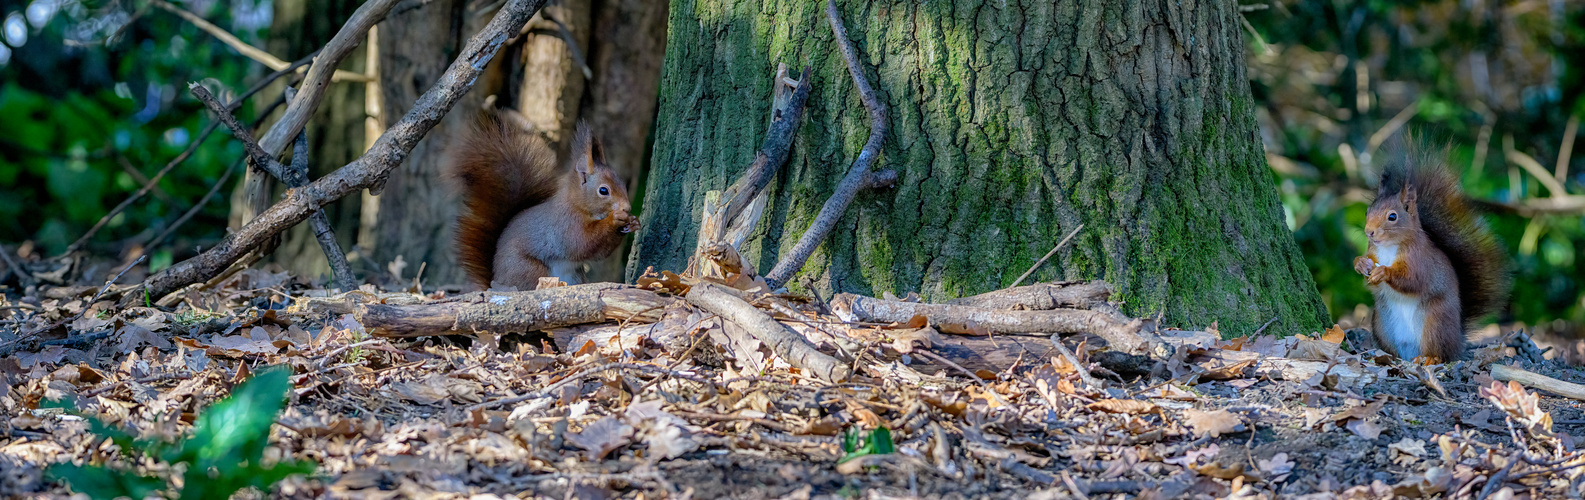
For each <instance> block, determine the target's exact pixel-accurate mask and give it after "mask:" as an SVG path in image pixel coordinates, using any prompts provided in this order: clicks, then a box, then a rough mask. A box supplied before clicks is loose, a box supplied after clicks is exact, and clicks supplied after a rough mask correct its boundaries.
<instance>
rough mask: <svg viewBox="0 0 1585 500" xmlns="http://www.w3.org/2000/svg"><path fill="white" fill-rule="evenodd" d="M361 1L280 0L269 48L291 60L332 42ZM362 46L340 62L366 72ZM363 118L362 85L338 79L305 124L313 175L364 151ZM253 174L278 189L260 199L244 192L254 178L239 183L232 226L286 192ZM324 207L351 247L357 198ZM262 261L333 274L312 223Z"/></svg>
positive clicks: (263, 101) (265, 97) (270, 95)
mask: <svg viewBox="0 0 1585 500" xmlns="http://www.w3.org/2000/svg"><path fill="white" fill-rule="evenodd" d="M362 3H363V2H362V1H361V0H332V1H324V2H310V1H307V0H276V1H275V4H274V6H273V12H274V17H273V19H272V21H271V24H270V37H269V40H268V42H267V43H266V44H265V46H264V49H265V50H267V51H269V52H270V53H271V54H274V55H275V56H276V57H280V58H281V59H284V60H287V61H295V60H297V59H298V58H301V57H303V56H305V55H308V54H309V53H310V52H313V51H315V50H318V49H319V48H320V47H323V46H324V45H325V43H326V42H329V41H330V38H331V37H333V36H335V34H336V31H338V30H340V29H341V25H342V24H345V23H346V21H347V18H348V17H349V16H351V15H352V12H353V11H355V10H357V8H358V6H359V5H361V4H362ZM363 50H364V49H363V48H361V47H360V48H358V49H356V50H355V51H354V52H353V54H352V55H351V56H349V57H347V59H346V60H344V61H343V62H342V63H341V69H344V70H349V71H354V72H362V71H363V61H364V57H363ZM285 88H286V80H285V79H282V80H277V81H276V83H274V84H271V85H270V88H269V89H267V90H265V91H263V92H262V93H261V94H260V96H259V97H258V98H257V99H256V101H257V102H256V103H255V105H256V106H260V107H262V106H264V105H267V104H269V103H270V102H273V101H274V100H275V99H276V98H277V97H278V96H280V93H281V92H282V91H283V90H284V89H285ZM284 110H285V108H284V107H283V108H281V109H279V110H277V111H276V112H275V114H274V117H272V118H271V120H270V121H268V122H265V128H268V126H269V125H270V124H271V123H273V122H274V120H275V119H276V118H279V116H280V114H281V113H282V112H284ZM363 118H364V108H363V85H361V84H355V83H335V84H332V85H331V87H330V88H329V89H328V90H326V95H325V100H324V103H323V104H321V105H320V106H319V109H318V110H316V111H315V113H314V118H313V120H312V121H310V122H309V123H308V126H307V127H305V128H304V130H306V131H307V132H308V140H309V148H308V149H309V151H311V152H312V153H310V156H311V158H309V179H317V178H319V177H320V176H322V175H325V174H327V173H330V172H331V171H333V170H335V169H337V168H339V167H341V166H342V165H346V164H347V163H349V162H351V161H352V160H353V159H355V158H357V157H358V156H360V155H362V154H363V145H364V137H363V127H362V126H360V124H361V123H362V122H363ZM248 177H250V178H251V179H250V181H251V182H262V183H265V184H270V185H273V188H272V189H271V194H270V196H267V197H264V198H262V199H259V200H247V199H246V198H245V194H246V193H245V191H246V190H247V188H246V185H247V184H248V182H249V181H245V182H240V183H238V187H237V190H236V191H235V194H234V196H233V203H232V207H234V208H233V210H232V217H231V227H232V228H237V227H241V225H242V223H243V222H244V221H245V220H251V219H252V218H253V217H254V216H255V215H257V214H258V213H259V212H262V211H263V210H264V209H265V208H269V206H270V205H271V204H273V203H274V202H276V201H277V200H280V194H281V193H282V192H284V191H285V186H282V185H281V184H280V183H279V182H273V181H268V180H267V179H268V178H269V176H268V175H267V174H266V175H262V176H258V175H254V176H248ZM253 202H258V204H254V203H253ZM324 211H325V215H326V216H327V217H329V219H330V223H331V225H332V226H333V227H335V228H337V229H338V231H337V232H336V236H337V239H338V240H339V241H340V243H341V245H342V247H344V248H346V247H350V246H351V245H352V243H353V239H352V236H353V235H354V234H356V233H355V231H354V229H355V228H356V227H357V225H358V203H357V200H340V201H338V202H336V203H333V204H330V205H327V206H325V207H324ZM263 262H275V263H278V264H280V265H281V266H282V267H283V268H284V269H286V270H287V271H290V272H292V273H293V274H295V275H298V276H303V277H307V278H318V277H326V278H328V277H329V276H330V264H329V262H327V261H326V260H325V253H324V250H322V249H321V248H320V246H319V243H318V241H317V240H315V237H314V232H313V229H312V228H311V227H309V225H307V224H304V225H300V226H297V227H294V228H292V229H291V230H289V231H287V232H286V233H285V234H283V235H282V238H281V243H280V246H279V247H277V248H276V250H275V252H274V253H272V254H271V255H270V256H269V257H268V258H266V259H265V260H264V261H263Z"/></svg>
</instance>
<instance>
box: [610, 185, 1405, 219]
mask: <svg viewBox="0 0 1585 500" xmlns="http://www.w3.org/2000/svg"><path fill="white" fill-rule="evenodd" d="M600 193H601V194H605V188H600ZM1396 220H1398V212H1391V213H1388V214H1387V221H1388V222H1392V221H1396Z"/></svg>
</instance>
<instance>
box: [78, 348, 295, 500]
mask: <svg viewBox="0 0 1585 500" xmlns="http://www.w3.org/2000/svg"><path fill="white" fill-rule="evenodd" d="M290 375H291V373H290V371H289V370H287V369H285V368H280V367H272V368H268V369H264V370H261V371H260V372H259V373H258V374H257V375H255V376H254V377H253V378H251V379H248V381H247V382H244V383H243V384H242V385H240V386H238V387H237V388H236V390H234V391H232V392H231V395H230V396H228V397H227V398H225V399H223V400H221V401H220V402H217V403H215V404H214V405H213V406H210V407H209V408H208V409H207V410H205V411H204V412H203V413H202V414H201V415H199V416H198V420H197V421H196V422H194V423H193V432H192V435H191V436H189V437H188V438H187V439H186V440H183V441H182V442H181V443H180V444H173V443H166V442H163V441H158V440H139V439H136V438H135V437H134V436H132V435H131V434H129V433H128V432H126V431H124V430H122V429H119V428H116V427H113V426H110V425H106V424H104V423H103V422H100V421H99V420H98V419H96V418H93V417H91V416H85V417H84V418H85V420H86V421H87V422H88V425H89V431H90V432H91V433H93V434H94V435H96V436H99V437H100V438H103V439H109V440H110V441H111V442H113V443H115V444H116V446H118V447H120V448H121V451H122V453H125V454H128V455H130V454H134V453H136V454H141V455H144V456H147V457H150V458H153V459H156V460H158V461H160V462H164V463H166V464H169V465H172V466H174V465H176V464H185V468H177V467H170V468H168V469H166V470H182V471H183V472H182V481H181V483H180V484H182V485H183V486H182V487H181V488H177V487H176V486H175V485H173V484H169V483H170V479H172V478H168V477H162V475H161V474H155V473H140V472H137V471H136V469H134V468H133V467H132V466H131V464H130V463H123V464H109V463H107V464H103V465H81V466H79V465H72V464H70V463H60V464H55V465H53V466H51V467H50V468H49V471H48V473H49V474H50V476H51V477H53V478H56V479H61V480H65V481H66V482H67V484H68V485H70V486H71V488H72V490H74V491H76V492H79V493H83V494H86V495H88V496H89V497H90V498H94V499H96V500H97V499H110V498H118V497H130V498H145V497H148V496H150V495H160V496H166V497H172V496H173V495H179V496H175V498H182V499H202V498H230V497H231V494H233V493H235V492H237V491H238V490H241V489H244V488H258V489H260V490H266V491H267V490H269V489H270V487H271V486H272V485H274V484H275V483H276V482H279V481H280V480H282V479H285V478H286V477H287V476H290V475H293V474H312V473H313V472H314V463H313V462H311V461H291V462H281V463H278V464H275V465H274V466H273V467H265V466H264V464H263V458H264V448H265V446H266V445H268V444H269V436H270V426H271V425H272V424H274V423H275V419H276V416H277V415H279V414H280V412H281V409H282V408H284V407H285V405H286V392H287V391H288V390H290V389H291V387H292V383H291V377H290Z"/></svg>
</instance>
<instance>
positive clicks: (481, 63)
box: [131, 0, 545, 297]
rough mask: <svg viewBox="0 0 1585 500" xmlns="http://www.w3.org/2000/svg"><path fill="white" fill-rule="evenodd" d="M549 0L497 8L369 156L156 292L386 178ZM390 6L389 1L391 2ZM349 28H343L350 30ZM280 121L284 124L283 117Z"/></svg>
mask: <svg viewBox="0 0 1585 500" xmlns="http://www.w3.org/2000/svg"><path fill="white" fill-rule="evenodd" d="M381 1H382V0H373V1H371V2H370V3H368V4H364V7H369V6H370V5H371V4H374V3H376V2H381ZM544 3H545V0H511V1H509V2H507V3H506V5H505V6H503V7H502V8H501V10H500V11H498V12H497V13H496V15H495V18H494V19H492V20H491V21H490V24H489V25H487V26H485V28H484V30H483V31H481V32H480V33H479V34H477V35H475V36H474V37H473V38H472V39H470V40H469V41H468V44H467V45H466V46H464V47H463V50H462V51H461V52H460V53H459V55H458V57H457V60H455V61H453V62H452V63H451V67H450V68H448V69H447V70H446V73H445V74H442V75H441V77H440V79H439V80H438V81H436V82H435V85H434V86H433V87H430V89H429V90H428V91H426V92H424V95H422V96H419V98H418V102H416V103H414V106H413V109H412V110H411V111H408V113H407V115H406V116H403V117H402V119H401V120H400V121H398V122H396V123H395V124H393V125H392V126H391V127H390V129H388V130H387V131H386V133H385V134H384V135H381V136H380V139H379V140H378V141H376V142H375V143H374V146H373V147H371V148H369V151H368V152H366V153H364V155H363V156H362V157H359V158H358V159H357V160H354V161H353V162H352V163H349V164H347V165H346V166H344V167H341V168H340V169H337V170H336V171H335V172H331V173H330V175H326V176H325V177H322V178H320V179H319V180H317V181H314V182H313V183H312V184H309V185H307V186H304V187H303V188H302V189H294V190H291V191H289V192H288V193H287V195H286V198H285V199H283V200H282V201H281V202H280V203H276V204H275V205H274V206H272V207H270V208H269V209H268V210H266V211H264V213H261V214H259V216H258V217H257V218H256V219H255V220H253V221H251V222H249V223H247V224H246V225H244V226H242V227H241V228H239V229H238V230H237V231H235V232H232V233H231V234H229V235H227V236H226V238H225V239H224V240H221V242H220V243H219V244H217V245H215V246H214V247H211V248H210V249H209V250H206V251H205V252H204V253H202V254H199V255H197V256H195V257H193V258H191V259H187V260H185V261H182V262H180V263H177V264H176V265H174V266H171V267H170V268H168V269H166V270H164V271H161V272H160V273H159V274H156V275H154V276H151V277H149V279H148V280H147V281H145V282H144V283H143V287H144V289H145V290H146V291H147V292H148V294H149V295H150V296H155V297H163V296H164V295H166V294H169V293H171V292H174V291H176V290H178V289H180V288H182V287H185V286H187V285H190V284H193V283H198V282H201V281H204V280H205V279H206V278H208V277H209V276H213V275H215V274H216V273H219V272H221V271H222V270H224V269H225V268H226V267H227V266H229V265H231V263H233V262H236V261H237V260H238V259H240V258H242V256H243V255H245V254H247V253H248V251H249V250H251V249H252V248H253V247H255V246H257V245H259V244H260V243H263V242H264V241H265V240H267V239H269V238H271V237H273V236H275V235H277V234H280V233H281V232H282V231H285V230H286V229H287V228H289V227H291V226H292V225H294V224H297V223H298V222H302V221H303V220H304V219H307V218H308V216H309V215H310V214H312V213H313V211H314V210H316V209H318V208H319V207H321V206H323V205H324V204H326V203H330V202H332V201H335V200H337V199H339V198H341V197H343V196H346V195H347V194H350V193H353V192H355V191H357V190H360V189H364V188H368V187H372V186H375V185H377V184H379V183H382V182H383V181H384V180H385V177H386V176H387V175H390V173H391V171H392V170H395V169H396V167H397V166H398V165H401V163H402V160H404V159H406V158H407V155H408V154H409V153H410V152H412V150H413V146H415V145H417V144H418V141H419V140H420V139H423V138H424V135H425V134H426V133H428V132H429V129H431V128H434V126H435V124H437V123H439V122H440V119H441V118H443V117H445V115H446V113H447V112H449V111H451V107H452V106H454V105H456V103H457V101H459V100H461V99H462V96H463V95H464V94H466V93H467V92H468V90H470V89H472V88H473V84H474V83H475V82H476V81H477V78H478V76H479V74H480V73H482V72H483V71H484V67H485V65H486V64H488V63H489V62H490V59H491V58H493V57H495V54H496V52H497V51H499V50H500V48H501V46H502V44H504V43H506V39H507V38H508V37H509V36H510V35H511V34H512V33H516V32H517V30H518V29H520V28H522V27H523V24H524V23H527V22H528V18H529V17H531V16H533V15H534V12H536V11H538V10H539V8H540V7H542V6H543V5H544ZM386 7H387V8H388V7H389V4H388V2H387V5H386ZM359 11H360V14H355V15H354V16H353V17H354V18H355V19H357V18H358V17H359V15H361V14H363V12H362V11H363V9H362V8H360V9H359ZM352 24H354V23H350V22H349V23H348V25H349V26H350V25H352ZM345 31H346V30H345V29H343V34H344V33H345ZM337 38H338V39H340V38H342V35H341V34H338V35H337ZM332 43H334V40H333V41H332ZM325 50H326V53H330V52H331V51H330V50H329V46H327V48H326V49H325ZM343 55H344V54H343ZM326 59H337V58H334V57H331V58H326ZM318 67H319V65H318V64H315V68H316V69H317V68H318ZM314 75H315V72H314V71H312V70H310V71H309V78H308V79H307V80H308V81H309V82H312V81H314V78H313V77H314ZM318 81H319V82H321V83H320V84H319V85H320V86H321V87H322V86H323V82H324V78H323V76H322V75H321V77H320V79H319V80H318ZM305 86H306V87H307V89H305V91H304V93H305V94H306V93H308V92H311V91H313V89H314V88H315V86H314V85H312V84H311V83H310V84H305ZM320 91H321V92H322V91H323V89H322V88H321V89H320ZM305 101H306V99H305V98H304V96H299V97H298V98H297V99H294V100H293V102H292V104H293V106H294V107H295V106H297V105H299V104H301V103H304V102H305ZM288 114H291V110H288ZM305 118H306V115H305ZM283 123H284V120H283ZM277 126H278V127H279V124H277ZM299 127H300V126H299ZM272 131H273V129H272ZM266 149H267V148H266ZM131 295H137V294H131Z"/></svg>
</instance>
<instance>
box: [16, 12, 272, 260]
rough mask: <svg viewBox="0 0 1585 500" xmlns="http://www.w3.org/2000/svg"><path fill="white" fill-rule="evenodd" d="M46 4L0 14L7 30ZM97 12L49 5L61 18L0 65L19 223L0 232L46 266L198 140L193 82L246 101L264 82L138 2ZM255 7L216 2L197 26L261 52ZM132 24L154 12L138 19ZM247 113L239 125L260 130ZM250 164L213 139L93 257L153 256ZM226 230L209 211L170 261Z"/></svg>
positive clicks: (109, 233)
mask: <svg viewBox="0 0 1585 500" xmlns="http://www.w3.org/2000/svg"><path fill="white" fill-rule="evenodd" d="M42 1H47V0H33V1H32V2H28V1H23V2H21V5H16V2H6V1H0V17H4V16H6V15H7V14H8V13H10V12H20V11H22V10H23V9H24V8H26V6H27V5H28V4H29V3H38V2H42ZM96 3H97V4H98V5H95V3H91V2H80V1H77V2H70V1H59V2H55V3H54V4H55V5H56V6H57V7H56V8H57V9H58V10H57V11H53V12H55V13H54V14H53V15H52V16H50V17H48V18H47V21H45V22H44V23H43V24H41V25H36V26H35V25H33V24H31V23H30V24H29V31H30V33H29V35H28V39H27V43H26V44H25V45H23V46H21V47H15V48H14V49H13V52H12V57H11V59H10V61H9V62H8V63H6V64H0V116H5V119H0V192H4V193H5V196H0V219H3V220H7V221H14V223H13V224H0V241H6V242H13V241H21V240H25V239H32V240H34V241H36V242H37V243H39V244H40V246H41V247H42V250H43V251H44V252H45V253H50V254H53V253H55V252H58V251H60V250H63V249H64V248H65V246H66V245H67V244H69V243H70V242H72V241H73V240H75V239H77V238H78V237H79V236H80V235H82V234H83V233H84V232H85V231H87V229H88V228H89V227H90V226H92V225H93V224H94V223H95V222H97V221H98V220H99V219H100V218H101V217H103V216H104V215H105V214H106V213H108V212H109V210H110V209H111V208H112V207H114V206H116V205H117V204H118V203H120V202H121V200H124V199H126V198H127V197H129V196H130V195H131V194H132V193H133V192H135V191H137V190H138V189H140V188H142V187H143V181H142V180H141V179H143V178H148V177H152V176H154V175H155V173H156V172H158V171H159V170H160V169H161V168H163V167H164V166H165V165H166V164H167V163H169V162H170V161H171V160H172V159H174V158H176V157H177V156H178V155H179V154H180V153H181V152H182V151H183V150H185V149H187V148H188V147H189V146H190V145H191V144H192V142H193V141H196V140H198V136H199V134H200V133H201V132H202V130H203V129H204V127H206V126H207V125H208V124H209V122H210V118H209V117H208V116H207V114H206V113H205V112H204V111H203V106H202V104H200V103H198V102H197V101H196V100H195V99H193V98H191V97H190V96H188V95H187V94H186V89H185V84H186V82H188V81H198V80H205V79H210V78H212V79H213V81H214V82H217V83H218V84H220V85H221V86H222V87H224V88H227V89H232V90H236V91H240V90H242V89H243V87H244V82H245V79H246V77H247V76H248V75H250V74H257V73H258V72H260V71H261V69H260V68H259V67H258V66H257V65H256V64H254V63H252V62H250V61H249V60H247V59H246V58H244V57H241V56H240V55H238V54H236V53H235V51H233V50H231V49H229V48H226V47H225V46H223V45H222V44H220V43H218V42H216V41H215V40H214V39H213V37H211V36H210V35H208V34H205V33H203V32H202V31H200V30H199V29H198V28H196V27H194V26H193V25H192V24H190V23H187V22H185V21H182V20H180V19H178V18H176V17H175V16H174V15H171V14H169V13H167V12H165V11H162V10H160V9H155V8H152V7H149V6H146V5H144V2H143V1H141V0H139V1H130V2H96ZM259 3H260V2H257V1H255V0H245V1H242V2H209V3H204V4H203V5H207V6H208V7H207V8H205V9H204V10H203V11H200V12H197V14H199V15H201V16H204V17H205V18H207V19H209V20H211V21H214V22H216V23H218V24H219V25H220V26H223V27H227V28H228V29H232V30H233V32H234V33H237V34H238V35H240V36H241V37H242V38H243V39H245V40H248V39H253V40H256V39H257V38H258V37H257V33H258V30H257V28H258V25H260V24H261V23H260V22H259V21H258V19H257V17H258V16H259V14H258V12H257V11H256V10H250V9H256V7H257V5H258V4H259ZM265 5H266V6H267V2H266V3H265ZM184 6H186V7H189V8H191V7H192V6H193V4H184ZM137 10H147V12H145V13H143V14H142V15H139V16H131V13H132V12H134V11H137ZM239 13H240V14H239ZM244 14H245V15H248V16H252V17H250V18H249V19H248V22H243V21H241V20H238V19H237V18H239V16H241V15H244ZM128 19H131V21H130V22H129V21H128ZM266 19H267V18H266ZM117 33H119V35H116V34H117ZM113 35H114V36H113ZM251 108H252V107H251V106H247V105H245V106H244V107H243V108H242V109H241V110H239V116H241V117H244V118H247V117H250V116H252V109H251ZM242 154H243V151H242V147H241V145H240V144H238V143H236V141H233V140H230V138H229V136H228V135H227V133H226V132H225V131H224V130H220V131H217V132H216V133H214V134H212V135H211V136H210V137H209V138H208V140H207V141H204V142H203V143H202V144H201V145H199V146H198V147H197V149H196V150H195V151H194V152H193V153H192V155H191V157H189V158H188V159H187V160H186V161H184V162H183V163H182V164H181V165H179V166H177V167H176V168H175V169H173V170H172V171H171V172H170V173H169V174H168V175H167V176H166V177H165V178H164V179H162V180H161V181H160V182H159V183H158V189H159V191H158V192H157V193H153V195H152V196H145V197H144V198H143V199H141V200H140V201H138V202H137V203H135V204H133V205H131V206H130V207H128V209H127V210H126V211H124V212H122V214H121V215H118V216H117V217H114V218H112V219H111V220H110V221H109V222H108V224H107V225H106V227H105V228H104V229H102V230H101V231H99V233H98V234H97V235H96V237H95V238H94V240H92V241H93V242H95V243H98V245H96V246H95V247H93V248H111V249H119V248H118V247H116V246H112V245H108V243H111V242H131V243H148V241H147V240H148V239H149V238H152V237H153V236H155V235H156V234H158V233H159V232H161V231H162V230H163V229H164V228H165V227H167V226H168V225H169V224H171V223H172V222H174V221H175V220H176V219H177V218H178V217H179V216H180V215H181V214H182V213H183V212H184V211H186V210H187V209H189V208H191V206H192V204H193V203H194V202H196V201H197V200H198V199H199V198H200V197H202V196H203V194H204V193H205V192H207V191H208V190H209V187H210V186H211V185H213V183H214V181H215V180H216V179H218V178H219V177H220V175H221V174H222V173H223V172H224V170H225V169H226V168H227V167H228V165H229V164H230V163H231V162H232V161H233V160H235V159H237V158H240V157H241V155H242ZM226 216H227V207H226V205H225V204H224V203H210V204H209V205H207V206H206V207H205V209H204V210H203V211H201V212H200V213H199V215H198V216H197V217H195V218H194V220H193V221H192V222H191V223H189V224H185V225H183V226H182V228H181V229H180V230H178V232H177V233H176V234H175V235H174V239H175V240H176V242H179V243H183V244H180V245H177V247H176V248H178V249H181V250H182V251H191V246H190V245H186V244H185V242H186V241H194V240H197V241H209V240H212V239H214V238H217V237H219V236H221V235H223V234H224V221H225V220H226ZM166 260H167V261H168V260H169V257H167V259H166Z"/></svg>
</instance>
